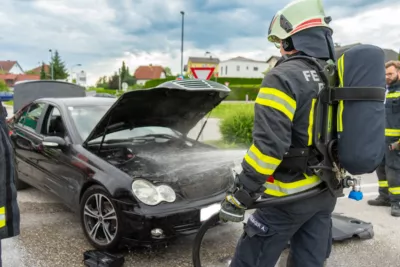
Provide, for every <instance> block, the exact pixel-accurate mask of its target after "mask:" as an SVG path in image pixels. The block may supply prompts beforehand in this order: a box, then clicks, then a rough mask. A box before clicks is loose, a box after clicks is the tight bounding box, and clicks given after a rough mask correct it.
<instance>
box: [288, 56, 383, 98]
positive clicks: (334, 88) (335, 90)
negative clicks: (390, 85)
mask: <svg viewBox="0 0 400 267" xmlns="http://www.w3.org/2000/svg"><path fill="white" fill-rule="evenodd" d="M290 60H302V61H303V62H304V63H306V64H307V65H309V66H310V67H314V68H317V70H318V72H319V74H320V75H321V77H322V79H323V81H324V82H325V84H329V86H330V87H331V88H330V89H331V90H330V94H327V95H325V96H322V101H323V102H332V101H340V100H352V101H357V100H359V101H381V102H384V101H385V94H386V89H385V88H383V87H338V84H337V81H338V79H337V71H336V65H335V64H333V63H330V62H326V61H323V60H319V59H316V58H312V57H307V56H300V55H299V56H293V57H287V58H285V59H284V60H283V61H282V62H281V63H283V62H286V61H290ZM330 77H331V79H330Z"/></svg>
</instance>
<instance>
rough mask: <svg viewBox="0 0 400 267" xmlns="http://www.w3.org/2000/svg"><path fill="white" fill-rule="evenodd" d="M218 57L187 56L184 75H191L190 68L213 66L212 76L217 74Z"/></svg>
mask: <svg viewBox="0 0 400 267" xmlns="http://www.w3.org/2000/svg"><path fill="white" fill-rule="evenodd" d="M219 62H220V61H219V59H218V58H213V57H211V56H210V57H189V58H188V63H187V65H186V66H185V68H184V71H185V72H186V75H190V76H191V75H193V74H192V71H191V68H199V67H203V68H206V67H208V68H212V67H214V68H215V70H214V73H213V74H214V76H219V73H218V64H219Z"/></svg>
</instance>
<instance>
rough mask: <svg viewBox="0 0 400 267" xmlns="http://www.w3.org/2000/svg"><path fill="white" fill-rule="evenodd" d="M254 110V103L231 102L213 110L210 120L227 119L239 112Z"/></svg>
mask: <svg viewBox="0 0 400 267" xmlns="http://www.w3.org/2000/svg"><path fill="white" fill-rule="evenodd" d="M241 110H244V111H248V110H251V111H253V110H254V102H229V103H221V104H219V105H218V106H217V107H216V108H215V109H213V110H212V112H211V115H210V118H217V119H225V118H226V117H228V116H230V115H231V114H232V113H234V112H237V111H241Z"/></svg>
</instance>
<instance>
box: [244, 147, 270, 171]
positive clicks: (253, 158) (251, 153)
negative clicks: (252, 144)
mask: <svg viewBox="0 0 400 267" xmlns="http://www.w3.org/2000/svg"><path fill="white" fill-rule="evenodd" d="M247 155H249V157H250V158H251V159H252V160H254V161H255V162H257V164H258V166H260V167H262V168H264V169H268V170H275V169H276V167H278V165H276V164H272V163H266V162H264V161H262V160H260V159H259V158H258V157H257V156H256V155H255V154H254V153H253V152H252V151H251V150H250V149H249V150H248V151H247Z"/></svg>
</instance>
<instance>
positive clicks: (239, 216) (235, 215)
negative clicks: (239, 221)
mask: <svg viewBox="0 0 400 267" xmlns="http://www.w3.org/2000/svg"><path fill="white" fill-rule="evenodd" d="M221 212H222V213H225V214H227V215H229V216H233V217H238V218H241V217H243V215H237V214H234V213H230V212H227V211H226V210H224V209H221Z"/></svg>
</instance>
